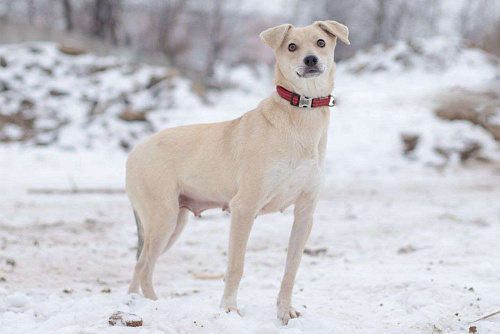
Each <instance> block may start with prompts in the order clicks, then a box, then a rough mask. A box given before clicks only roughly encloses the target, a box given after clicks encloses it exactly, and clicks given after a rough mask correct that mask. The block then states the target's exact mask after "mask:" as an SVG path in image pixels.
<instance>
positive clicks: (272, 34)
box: [260, 24, 293, 50]
mask: <svg viewBox="0 0 500 334" xmlns="http://www.w3.org/2000/svg"><path fill="white" fill-rule="evenodd" d="M292 27H293V26H292V25H291V24H282V25H280V26H277V27H274V28H269V29H267V30H266V31H263V32H262V33H261V34H260V39H261V40H262V41H263V42H264V43H266V44H267V45H268V46H269V47H270V48H271V49H273V50H276V49H277V48H279V47H280V46H281V44H282V43H283V40H284V39H285V36H286V34H287V32H288V30H290V28H292Z"/></svg>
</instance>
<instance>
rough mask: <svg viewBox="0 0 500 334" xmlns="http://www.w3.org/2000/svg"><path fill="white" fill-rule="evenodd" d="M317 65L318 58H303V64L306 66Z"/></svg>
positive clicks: (310, 56)
mask: <svg viewBox="0 0 500 334" xmlns="http://www.w3.org/2000/svg"><path fill="white" fill-rule="evenodd" d="M317 63H318V57H316V56H314V55H309V56H305V57H304V64H306V65H307V66H314V65H316V64H317Z"/></svg>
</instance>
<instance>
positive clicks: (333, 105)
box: [328, 95, 335, 108]
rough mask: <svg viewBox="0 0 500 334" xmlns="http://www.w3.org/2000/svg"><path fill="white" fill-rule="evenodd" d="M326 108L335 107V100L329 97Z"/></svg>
mask: <svg viewBox="0 0 500 334" xmlns="http://www.w3.org/2000/svg"><path fill="white" fill-rule="evenodd" d="M328 106H329V107H330V108H331V107H335V98H334V97H333V96H332V95H330V102H329V103H328Z"/></svg>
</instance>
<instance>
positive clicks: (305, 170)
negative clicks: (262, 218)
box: [261, 155, 324, 214]
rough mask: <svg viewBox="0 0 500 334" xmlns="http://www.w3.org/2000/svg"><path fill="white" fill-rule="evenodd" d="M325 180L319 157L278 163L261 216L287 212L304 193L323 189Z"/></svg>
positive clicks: (270, 180) (273, 170) (273, 172)
mask: <svg viewBox="0 0 500 334" xmlns="http://www.w3.org/2000/svg"><path fill="white" fill-rule="evenodd" d="M323 178H324V166H322V165H321V164H320V163H319V158H318V155H313V156H310V157H308V158H304V159H301V160H290V161H282V162H279V163H277V164H276V166H274V168H273V169H272V172H271V176H270V179H269V180H268V182H269V183H268V184H269V186H270V187H269V190H270V192H269V196H268V198H267V199H268V201H267V203H266V204H265V206H264V207H263V209H262V210H261V214H264V213H270V212H275V211H283V210H285V209H286V208H287V207H289V206H290V205H292V204H293V203H295V202H296V200H297V198H298V197H299V195H300V194H301V193H302V192H314V191H315V190H316V189H319V188H321V185H322V182H323Z"/></svg>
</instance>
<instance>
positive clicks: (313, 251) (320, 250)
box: [304, 248, 328, 256]
mask: <svg viewBox="0 0 500 334" xmlns="http://www.w3.org/2000/svg"><path fill="white" fill-rule="evenodd" d="M327 251H328V249H327V248H318V249H311V248H305V249H304V254H307V255H310V256H319V255H320V254H326V252H327Z"/></svg>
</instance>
